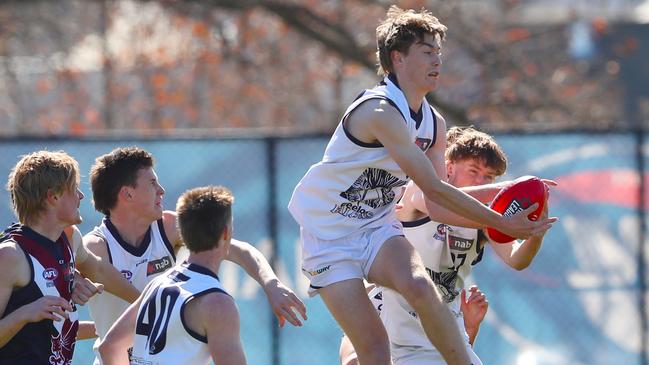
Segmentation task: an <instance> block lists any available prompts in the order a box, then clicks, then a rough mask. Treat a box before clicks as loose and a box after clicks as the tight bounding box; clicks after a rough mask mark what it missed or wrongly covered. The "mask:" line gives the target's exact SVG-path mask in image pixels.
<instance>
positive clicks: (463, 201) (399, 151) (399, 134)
mask: <svg viewBox="0 0 649 365" xmlns="http://www.w3.org/2000/svg"><path fill="white" fill-rule="evenodd" d="M368 117H371V118H372V119H371V122H372V125H373V128H372V130H373V134H374V136H375V137H376V139H377V140H378V141H379V142H381V144H382V145H383V146H384V147H385V148H386V149H387V150H388V152H389V154H390V156H391V157H392V158H393V159H394V160H395V161H396V162H397V164H398V165H399V166H400V167H401V169H402V170H403V171H404V172H405V173H406V174H407V175H408V176H410V177H411V178H412V180H414V181H415V183H416V184H417V185H418V186H419V187H420V189H421V190H422V191H423V192H424V194H425V195H426V197H428V198H431V199H432V200H435V201H437V202H438V203H439V204H441V205H442V206H444V207H446V208H447V209H449V210H451V211H453V212H455V213H457V214H459V215H462V216H465V217H467V218H468V219H470V220H473V221H475V222H478V223H480V224H481V225H483V226H490V227H502V229H501V228H499V230H502V231H504V232H509V233H511V235H512V236H514V237H529V236H531V235H533V234H536V233H540V232H542V231H545V230H547V229H549V228H550V226H551V223H552V222H553V221H554V220H556V219H553V220H550V219H546V220H539V221H537V222H533V221H530V220H529V219H527V215H524V216H522V217H521V216H520V215H519V214H517V215H514V216H513V217H511V218H504V217H503V216H502V215H500V214H498V213H496V212H495V211H493V210H491V209H489V208H487V207H485V206H484V205H483V204H482V203H480V202H479V201H478V200H476V199H474V198H472V197H470V196H469V195H467V194H465V193H463V192H461V191H460V190H458V189H456V188H454V187H453V186H451V185H449V184H448V183H445V182H443V181H441V180H440V179H439V177H438V176H437V173H436V172H435V170H434V169H433V166H432V164H431V163H430V160H429V159H428V157H427V156H426V155H425V154H424V153H423V152H422V151H421V150H420V149H419V147H417V146H416V145H415V144H414V143H412V142H411V140H410V136H409V135H408V133H407V131H406V129H405V128H404V127H403V125H402V124H400V123H395V121H401V120H402V119H403V118H402V117H401V115H400V114H399V112H398V111H397V110H396V109H395V108H393V107H391V106H390V107H385V108H383V109H375V110H374V112H373V113H372V114H371V116H368ZM359 124H363V123H359ZM352 125H353V124H352ZM532 208H534V209H536V206H532ZM534 209H528V210H525V211H523V212H524V213H526V214H530V213H531V212H533V211H534Z"/></svg>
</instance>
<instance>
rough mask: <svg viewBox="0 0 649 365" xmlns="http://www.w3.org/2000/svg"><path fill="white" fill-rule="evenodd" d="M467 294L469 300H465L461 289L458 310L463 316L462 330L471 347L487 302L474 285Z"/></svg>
mask: <svg viewBox="0 0 649 365" xmlns="http://www.w3.org/2000/svg"><path fill="white" fill-rule="evenodd" d="M469 292H470V294H469V298H468V299H467V297H466V290H464V289H462V293H461V295H460V299H461V302H460V310H461V311H462V315H463V316H464V328H465V329H466V333H467V334H468V335H469V343H470V344H471V346H473V344H474V343H475V339H476V337H477V336H478V331H479V330H480V324H481V323H482V320H483V319H484V317H485V315H486V314H487V310H488V309H489V301H487V297H486V296H485V295H484V293H483V292H481V291H480V289H478V287H477V286H475V285H474V286H471V288H470V289H469Z"/></svg>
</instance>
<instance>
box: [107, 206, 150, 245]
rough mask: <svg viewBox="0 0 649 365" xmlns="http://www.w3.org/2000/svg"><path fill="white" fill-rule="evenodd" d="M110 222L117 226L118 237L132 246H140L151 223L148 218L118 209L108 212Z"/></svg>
mask: <svg viewBox="0 0 649 365" xmlns="http://www.w3.org/2000/svg"><path fill="white" fill-rule="evenodd" d="M110 222H111V223H112V224H113V226H115V228H117V231H118V232H119V235H120V237H121V238H122V239H123V240H124V241H126V242H127V243H128V244H130V245H131V246H133V247H138V246H140V244H141V243H142V240H143V239H144V236H145V235H146V232H147V231H148V230H149V226H151V223H153V221H151V220H150V219H145V218H142V217H139V216H137V215H135V214H132V213H130V212H124V211H119V210H114V211H111V212H110Z"/></svg>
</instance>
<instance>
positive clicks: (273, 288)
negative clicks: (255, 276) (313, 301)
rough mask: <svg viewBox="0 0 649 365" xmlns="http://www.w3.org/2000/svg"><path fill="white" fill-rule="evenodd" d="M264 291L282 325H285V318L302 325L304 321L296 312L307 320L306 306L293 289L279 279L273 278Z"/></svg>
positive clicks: (294, 323)
mask: <svg viewBox="0 0 649 365" xmlns="http://www.w3.org/2000/svg"><path fill="white" fill-rule="evenodd" d="M264 291H265V292H266V296H267V297H268V301H269V302H270V306H271V307H272V308H273V313H275V315H276V316H277V320H278V321H279V325H280V327H284V321H285V320H286V321H288V322H289V323H290V324H292V325H294V326H298V327H299V326H302V321H300V319H299V318H298V316H297V315H296V313H295V312H297V313H299V314H300V315H301V316H302V319H304V320H306V319H307V316H306V307H305V306H304V303H302V301H301V300H300V299H299V298H298V297H297V296H296V295H295V293H293V291H291V289H289V288H288V287H286V286H285V285H284V284H282V282H281V281H279V280H272V281H271V282H270V283H268V284H267V285H266V286H265V287H264Z"/></svg>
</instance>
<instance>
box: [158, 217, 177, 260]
mask: <svg viewBox="0 0 649 365" xmlns="http://www.w3.org/2000/svg"><path fill="white" fill-rule="evenodd" d="M156 223H157V227H158V232H160V237H162V241H163V242H164V244H165V246H166V247H167V250H169V254H171V257H172V258H173V259H174V262H175V261H176V253H175V252H174V246H173V245H172V244H171V241H169V238H167V232H165V225H164V221H163V220H162V218H160V219H158V220H157V221H156Z"/></svg>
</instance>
